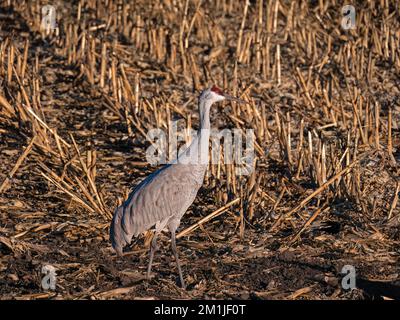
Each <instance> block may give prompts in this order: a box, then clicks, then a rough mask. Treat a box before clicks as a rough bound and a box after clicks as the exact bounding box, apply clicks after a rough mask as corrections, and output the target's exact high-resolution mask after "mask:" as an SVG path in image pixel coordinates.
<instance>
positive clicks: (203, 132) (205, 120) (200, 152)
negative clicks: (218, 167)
mask: <svg viewBox="0 0 400 320" xmlns="http://www.w3.org/2000/svg"><path fill="white" fill-rule="evenodd" d="M211 104H212V101H207V100H206V101H204V100H200V102H199V112H200V129H199V131H198V134H197V137H196V138H195V139H194V140H193V141H192V143H191V145H190V146H189V148H188V149H187V150H186V151H185V152H184V153H183V154H181V155H180V156H179V157H178V161H179V162H180V163H191V164H196V165H204V166H205V168H206V167H207V164H208V143H209V140H210V108H211Z"/></svg>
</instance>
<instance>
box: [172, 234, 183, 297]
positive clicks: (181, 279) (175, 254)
mask: <svg viewBox="0 0 400 320" xmlns="http://www.w3.org/2000/svg"><path fill="white" fill-rule="evenodd" d="M171 247H172V252H173V253H174V256H175V260H176V265H177V267H178V272H179V279H180V281H181V286H182V288H183V289H185V288H186V285H185V281H184V280H183V276H182V270H181V265H180V263H179V258H178V251H177V250H176V240H175V230H173V231H171Z"/></svg>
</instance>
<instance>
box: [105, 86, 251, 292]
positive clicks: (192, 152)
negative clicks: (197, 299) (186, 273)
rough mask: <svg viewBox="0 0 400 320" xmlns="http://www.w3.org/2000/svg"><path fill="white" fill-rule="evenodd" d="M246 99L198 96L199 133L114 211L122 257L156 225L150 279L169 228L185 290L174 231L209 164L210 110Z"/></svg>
mask: <svg viewBox="0 0 400 320" xmlns="http://www.w3.org/2000/svg"><path fill="white" fill-rule="evenodd" d="M225 99H228V100H234V101H238V102H244V101H243V100H240V99H237V98H234V97H231V96H228V95H226V94H225V93H223V92H222V90H221V89H219V88H218V87H217V86H213V87H211V88H208V89H206V90H204V91H203V92H202V93H201V94H200V97H199V113H200V130H199V131H198V134H197V136H196V137H195V138H194V139H193V141H192V143H191V144H190V146H189V147H188V148H187V149H186V150H185V151H184V152H182V153H181V154H180V155H179V156H178V157H177V159H175V160H174V161H172V162H171V163H169V164H167V165H165V166H164V167H162V168H161V169H159V170H157V171H155V172H153V173H152V174H150V175H149V176H148V177H147V178H146V179H145V180H143V181H142V182H141V183H139V185H137V187H136V188H135V189H134V190H133V191H132V192H131V193H130V195H129V197H128V199H127V200H126V201H125V202H124V203H123V204H122V205H121V206H119V207H117V208H116V210H115V212H114V217H113V220H112V222H111V227H110V239H111V243H112V246H113V248H114V249H115V251H116V252H117V254H118V255H119V256H121V255H122V249H123V247H124V246H126V245H128V244H129V243H130V242H131V239H132V237H133V236H135V237H136V236H138V235H139V234H140V233H142V232H144V231H146V230H149V229H150V228H151V227H152V226H154V225H155V233H154V236H153V239H152V241H151V246H150V260H149V265H148V268H147V278H150V273H151V265H152V263H153V257H154V253H155V251H156V250H157V236H158V234H159V233H160V232H161V231H163V230H164V229H165V228H166V227H168V229H169V231H170V232H171V247H172V252H173V254H174V256H175V260H176V264H177V267H178V272H179V278H180V283H181V286H182V288H185V282H184V280H183V276H182V270H181V266H180V263H179V258H178V252H177V250H176V241H175V232H176V229H177V228H178V226H179V224H180V221H181V218H182V216H183V215H184V213H185V212H186V210H187V209H188V208H189V206H190V205H191V204H192V203H193V201H194V199H195V198H196V194H197V192H198V190H199V189H200V187H201V185H202V184H203V180H204V175H205V172H206V169H207V164H208V152H209V148H208V143H209V139H210V108H211V105H212V104H213V103H214V102H218V101H222V100H225Z"/></svg>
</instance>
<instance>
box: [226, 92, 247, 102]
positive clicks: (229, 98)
mask: <svg viewBox="0 0 400 320" xmlns="http://www.w3.org/2000/svg"><path fill="white" fill-rule="evenodd" d="M223 96H224V97H225V99H226V100H231V101H236V102H239V103H248V102H247V101H245V100H242V99H239V98H236V97H232V96H230V95H229V94H226V93H224V94H223Z"/></svg>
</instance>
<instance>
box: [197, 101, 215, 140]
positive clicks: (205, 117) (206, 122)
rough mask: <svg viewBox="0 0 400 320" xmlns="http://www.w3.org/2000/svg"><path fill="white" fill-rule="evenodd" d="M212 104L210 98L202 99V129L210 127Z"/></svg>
mask: <svg viewBox="0 0 400 320" xmlns="http://www.w3.org/2000/svg"><path fill="white" fill-rule="evenodd" d="M211 104H212V102H211V101H210V100H201V101H200V102H199V113H200V129H210V108H211ZM206 131H207V130H206ZM200 132H201V131H200Z"/></svg>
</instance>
